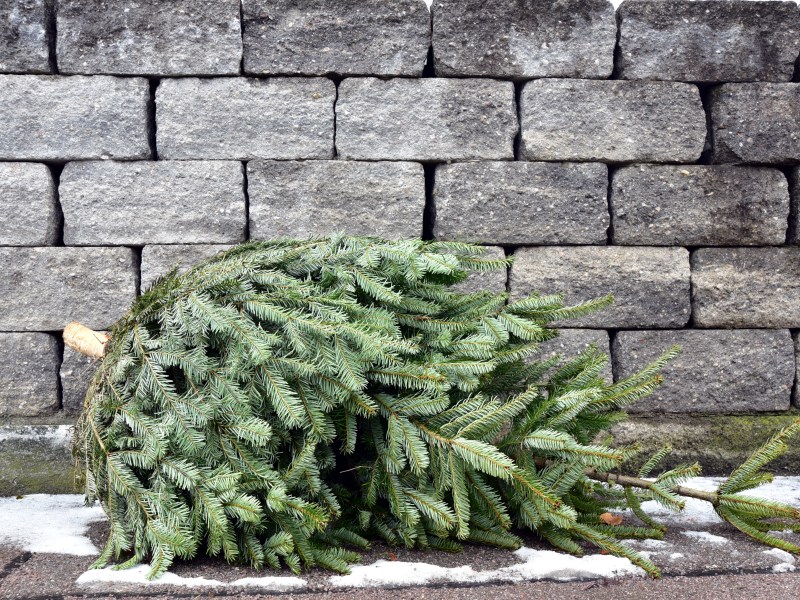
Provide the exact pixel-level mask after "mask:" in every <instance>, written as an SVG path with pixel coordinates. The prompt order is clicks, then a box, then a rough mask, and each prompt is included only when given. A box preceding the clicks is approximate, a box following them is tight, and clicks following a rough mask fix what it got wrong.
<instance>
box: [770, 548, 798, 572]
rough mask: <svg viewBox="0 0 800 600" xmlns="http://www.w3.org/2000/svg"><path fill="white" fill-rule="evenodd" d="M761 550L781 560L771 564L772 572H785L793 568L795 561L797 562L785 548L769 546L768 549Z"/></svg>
mask: <svg viewBox="0 0 800 600" xmlns="http://www.w3.org/2000/svg"><path fill="white" fill-rule="evenodd" d="M763 552H764V554H769V555H770V556H774V557H775V558H777V559H778V560H781V561H783V562H780V563H778V564H776V565H773V566H772V571H773V572H774V573H786V572H788V571H794V570H795V563H796V562H797V559H796V558H795V557H794V556H792V555H791V554H789V553H788V552H786V550H781V549H780V548H770V549H769V550H763Z"/></svg>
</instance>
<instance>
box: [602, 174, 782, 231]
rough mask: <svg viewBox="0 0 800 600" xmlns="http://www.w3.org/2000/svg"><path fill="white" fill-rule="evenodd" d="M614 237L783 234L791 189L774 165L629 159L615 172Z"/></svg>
mask: <svg viewBox="0 0 800 600" xmlns="http://www.w3.org/2000/svg"><path fill="white" fill-rule="evenodd" d="M609 203H610V206H611V214H612V218H613V220H614V229H613V231H614V234H613V237H614V243H615V244H621V245H652V246H758V245H778V244H783V243H784V242H785V241H786V223H787V219H788V217H789V189H788V184H787V181H786V177H785V176H784V174H783V173H781V172H780V171H779V170H778V169H766V168H760V167H733V166H701V165H682V166H667V165H633V166H630V167H623V168H621V169H619V170H618V171H616V172H615V173H614V174H613V178H612V184H611V198H610V202H609Z"/></svg>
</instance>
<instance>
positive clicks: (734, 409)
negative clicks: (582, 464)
mask: <svg viewBox="0 0 800 600" xmlns="http://www.w3.org/2000/svg"><path fill="white" fill-rule="evenodd" d="M674 344H678V345H680V346H681V348H682V351H681V353H680V354H679V355H678V356H677V357H676V358H675V359H673V360H672V361H670V362H669V364H667V365H666V366H665V367H664V369H663V370H662V373H663V375H664V384H663V385H662V386H660V387H659V388H658V389H657V390H656V391H655V392H653V393H652V394H651V395H650V396H647V397H645V398H643V399H641V400H639V401H638V402H637V403H636V404H634V405H633V406H631V407H630V408H629V411H630V412H637V413H681V412H696V413H723V414H729V413H756V412H763V411H780V410H787V409H788V408H789V405H790V401H791V393H792V384H793V383H794V375H795V362H794V346H793V344H792V337H791V335H790V334H789V331H788V330H786V329H779V330H769V329H739V330H730V329H728V330H725V329H717V330H696V329H695V330H692V329H684V330H679V331H620V332H619V333H617V336H616V339H615V340H614V369H615V373H616V375H617V378H619V379H623V378H625V377H628V376H630V375H633V374H634V373H635V372H636V371H637V370H638V369H641V368H642V367H644V366H645V365H647V364H648V363H650V362H651V361H653V360H655V359H656V358H658V356H660V355H661V353H662V352H664V351H665V350H666V349H667V348H669V347H670V346H672V345H674Z"/></svg>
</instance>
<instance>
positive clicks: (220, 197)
mask: <svg viewBox="0 0 800 600" xmlns="http://www.w3.org/2000/svg"><path fill="white" fill-rule="evenodd" d="M59 199H60V201H61V207H62V209H63V211H64V243H65V244H67V245H72V246H76V245H77V246H88V245H100V244H103V245H105V244H108V245H123V244H129V245H137V246H138V245H144V244H151V243H153V244H179V243H192V244H213V243H225V242H230V243H235V242H241V241H244V239H245V232H246V230H247V216H246V214H245V196H244V172H243V169H242V164H241V163H239V162H233V161H231V162H224V161H190V162H186V161H158V162H114V161H102V162H73V163H69V164H67V165H66V166H65V167H64V171H63V172H62V173H61V182H60V185H59Z"/></svg>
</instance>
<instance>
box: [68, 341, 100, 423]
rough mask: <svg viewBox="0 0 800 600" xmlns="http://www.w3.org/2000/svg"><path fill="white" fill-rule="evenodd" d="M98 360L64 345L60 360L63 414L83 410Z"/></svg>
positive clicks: (76, 412)
mask: <svg viewBox="0 0 800 600" xmlns="http://www.w3.org/2000/svg"><path fill="white" fill-rule="evenodd" d="M98 365H99V362H98V361H97V360H95V359H93V358H90V357H88V356H84V355H83V354H81V353H80V352H75V350H73V349H72V348H70V347H69V346H64V357H63V358H62V360H61V370H60V371H59V376H60V377H61V409H62V410H63V411H64V414H65V415H69V416H74V415H79V414H80V412H81V410H83V402H84V400H85V398H86V390H88V389H89V383H90V382H91V380H92V376H93V375H94V371H95V369H96V368H97V366H98Z"/></svg>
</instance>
